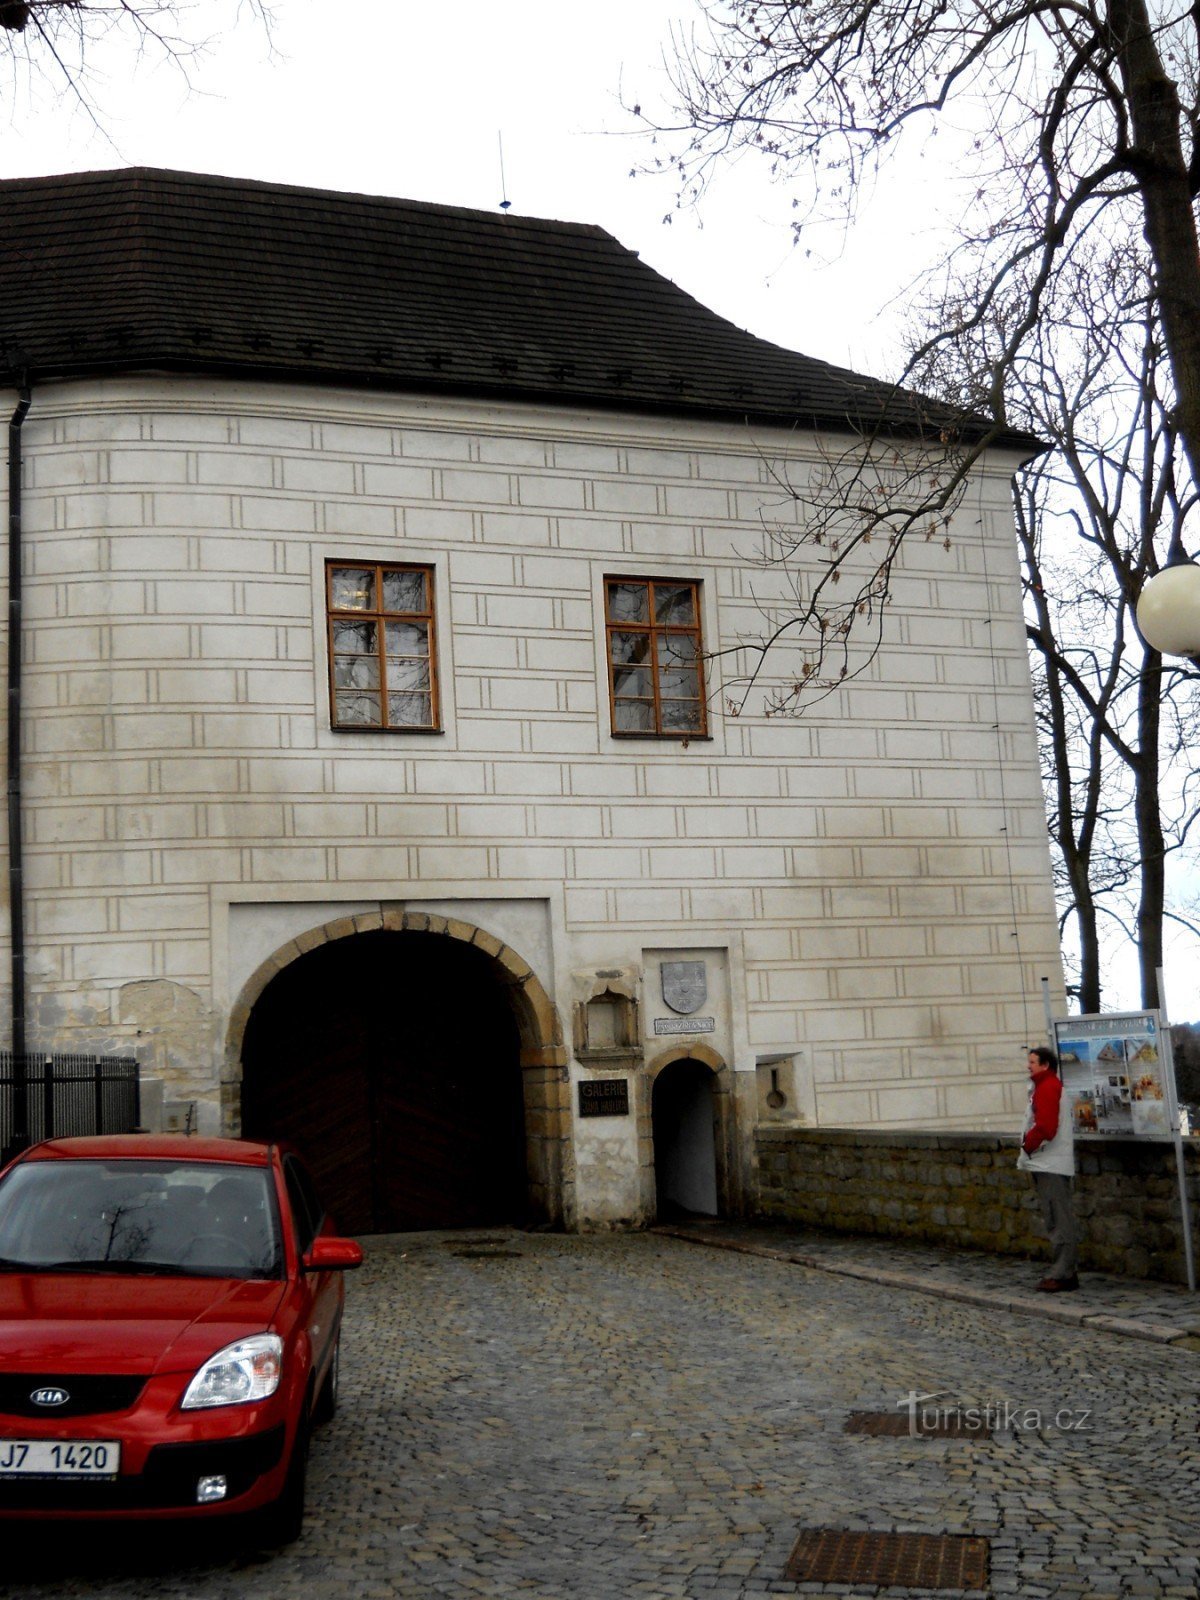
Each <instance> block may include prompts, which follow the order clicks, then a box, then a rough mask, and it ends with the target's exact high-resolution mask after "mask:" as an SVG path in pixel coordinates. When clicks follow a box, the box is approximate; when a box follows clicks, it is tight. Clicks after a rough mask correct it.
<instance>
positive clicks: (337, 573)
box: [329, 567, 375, 611]
mask: <svg viewBox="0 0 1200 1600" xmlns="http://www.w3.org/2000/svg"><path fill="white" fill-rule="evenodd" d="M329 593H330V597H331V599H332V601H333V608H334V610H335V611H370V610H371V608H372V606H374V604H375V573H374V572H373V571H372V570H371V569H370V568H366V567H334V569H333V572H332V573H331V575H330V582H329Z"/></svg>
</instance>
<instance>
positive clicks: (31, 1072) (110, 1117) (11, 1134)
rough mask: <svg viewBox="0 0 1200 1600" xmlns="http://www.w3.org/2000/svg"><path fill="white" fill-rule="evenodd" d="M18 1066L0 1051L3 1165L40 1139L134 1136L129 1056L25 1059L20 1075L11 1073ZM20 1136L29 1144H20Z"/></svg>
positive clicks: (135, 1101) (136, 1096) (134, 1085)
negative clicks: (94, 1134)
mask: <svg viewBox="0 0 1200 1600" xmlns="http://www.w3.org/2000/svg"><path fill="white" fill-rule="evenodd" d="M20 1065H22V1063H21V1062H19V1061H17V1062H14V1058H13V1054H12V1052H11V1051H10V1050H2V1051H0V1155H3V1157H4V1159H6V1160H7V1159H8V1157H9V1155H10V1154H15V1151H16V1148H19V1147H22V1146H24V1145H25V1144H26V1143H29V1144H36V1143H37V1142H38V1140H39V1139H63V1138H67V1137H70V1136H71V1135H75V1134H93V1133H132V1132H133V1131H134V1129H136V1128H137V1126H138V1123H139V1121H140V1115H141V1096H140V1086H139V1081H138V1064H137V1061H136V1060H135V1058H134V1057H133V1056H95V1055H45V1054H38V1055H30V1056H26V1057H25V1059H24V1063H23V1065H24V1069H25V1070H24V1073H23V1074H22V1073H21V1072H19V1071H17V1070H15V1068H16V1067H19V1066H20ZM22 1088H23V1094H22ZM22 1098H23V1099H24V1102H25V1107H24V1109H25V1115H24V1116H22V1115H21V1100H22ZM21 1124H24V1126H21ZM22 1134H25V1135H27V1136H28V1137H27V1139H22V1138H21V1137H20V1136H21V1135H22Z"/></svg>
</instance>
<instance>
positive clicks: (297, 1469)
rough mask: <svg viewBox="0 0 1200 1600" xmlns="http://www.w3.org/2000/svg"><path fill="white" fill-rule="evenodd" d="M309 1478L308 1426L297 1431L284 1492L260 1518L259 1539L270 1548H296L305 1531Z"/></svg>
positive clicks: (304, 1423) (302, 1426)
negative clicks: (305, 1500) (305, 1493)
mask: <svg viewBox="0 0 1200 1600" xmlns="http://www.w3.org/2000/svg"><path fill="white" fill-rule="evenodd" d="M307 1477H308V1422H307V1420H301V1421H300V1423H299V1424H298V1425H297V1428H296V1438H295V1440H294V1442H293V1444H292V1454H291V1457H290V1459H289V1461H288V1469H287V1477H286V1478H285V1479H284V1480H283V1490H282V1492H281V1494H280V1496H279V1498H278V1500H276V1501H275V1502H274V1503H273V1504H272V1505H269V1506H267V1508H266V1509H265V1510H264V1511H262V1512H261V1513H260V1514H259V1525H258V1536H259V1540H260V1542H261V1543H262V1544H265V1545H268V1546H270V1547H272V1548H273V1547H275V1546H276V1545H284V1544H293V1543H295V1541H296V1540H297V1539H298V1538H299V1537H300V1533H301V1530H302V1529H303V1527H304V1489H305V1480H306V1479H307Z"/></svg>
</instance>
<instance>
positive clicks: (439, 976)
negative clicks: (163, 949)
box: [242, 933, 526, 1233]
mask: <svg viewBox="0 0 1200 1600" xmlns="http://www.w3.org/2000/svg"><path fill="white" fill-rule="evenodd" d="M481 962H482V963H486V958H484V957H481V953H480V952H479V951H476V950H473V949H470V948H469V947H466V946H460V945H455V944H454V943H453V942H452V941H450V940H446V939H437V938H433V937H432V936H429V935H422V934H392V933H379V934H361V935H358V936H357V937H355V938H353V939H347V940H342V941H339V942H338V943H337V944H333V945H325V946H322V947H320V948H319V949H317V950H315V951H312V952H310V953H309V954H308V955H306V956H304V957H302V958H301V959H300V960H299V961H296V962H293V963H292V965H291V966H290V967H288V968H287V969H285V971H283V972H281V973H280V974H279V976H278V977H277V978H275V979H274V980H273V981H272V982H271V983H270V984H269V985H268V986H267V988H266V989H265V990H264V991H263V993H262V995H261V996H260V997H259V1000H258V1003H257V1004H256V1005H255V1007H254V1011H253V1013H252V1015H251V1018H250V1023H249V1024H248V1026H247V1030H246V1039H245V1042H244V1045H243V1052H242V1054H243V1069H244V1077H243V1093H242V1116H243V1127H244V1131H245V1132H246V1134H247V1136H248V1137H252V1138H263V1137H276V1138H286V1139H288V1140H289V1141H290V1142H291V1143H293V1144H295V1145H296V1146H297V1147H298V1148H299V1149H300V1150H301V1151H302V1152H303V1154H304V1155H305V1157H306V1158H307V1160H308V1161H309V1163H310V1164H311V1166H312V1169H313V1173H314V1176H315V1177H316V1178H317V1181H318V1183H319V1184H320V1187H321V1192H322V1194H323V1195H324V1196H325V1198H326V1203H327V1204H328V1206H329V1208H330V1210H331V1212H332V1213H333V1214H334V1216H335V1217H336V1219H337V1222H338V1225H339V1226H340V1227H341V1228H343V1229H344V1230H345V1231H346V1232H348V1233H392V1232H405V1231H408V1230H410V1229H423V1228H457V1227H480V1226H488V1225H494V1224H498V1223H502V1222H509V1223H511V1222H517V1221H520V1220H522V1219H523V1216H524V1212H525V1207H526V1179H525V1138H524V1112H523V1106H522V1088H521V1074H520V1067H519V1040H518V1035H517V1030H516V1024H515V1022H514V1020H513V1017H512V1013H511V1010H510V1009H509V1006H508V1003H507V999H506V997H505V995H504V992H503V990H502V989H501V987H500V985H499V984H498V983H497V982H496V980H495V978H494V977H493V976H492V974H491V972H490V970H489V966H490V964H486V965H484V964H481Z"/></svg>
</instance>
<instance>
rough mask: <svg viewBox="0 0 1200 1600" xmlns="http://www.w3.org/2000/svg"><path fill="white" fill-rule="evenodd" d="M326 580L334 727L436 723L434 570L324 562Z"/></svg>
mask: <svg viewBox="0 0 1200 1600" xmlns="http://www.w3.org/2000/svg"><path fill="white" fill-rule="evenodd" d="M325 584H326V601H327V606H328V614H329V680H330V687H329V703H330V707H331V715H332V718H333V726H334V727H335V728H349V729H372V728H373V729H383V730H385V731H387V732H390V733H413V732H419V731H421V730H426V731H427V730H429V729H435V728H438V727H439V726H440V720H439V712H438V689H437V655H436V651H435V646H434V617H433V569H432V568H431V567H402V566H391V565H387V564H383V563H380V562H359V563H355V564H353V565H351V564H350V563H342V562H333V561H330V562H328V563H327V565H326V569H325Z"/></svg>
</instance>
